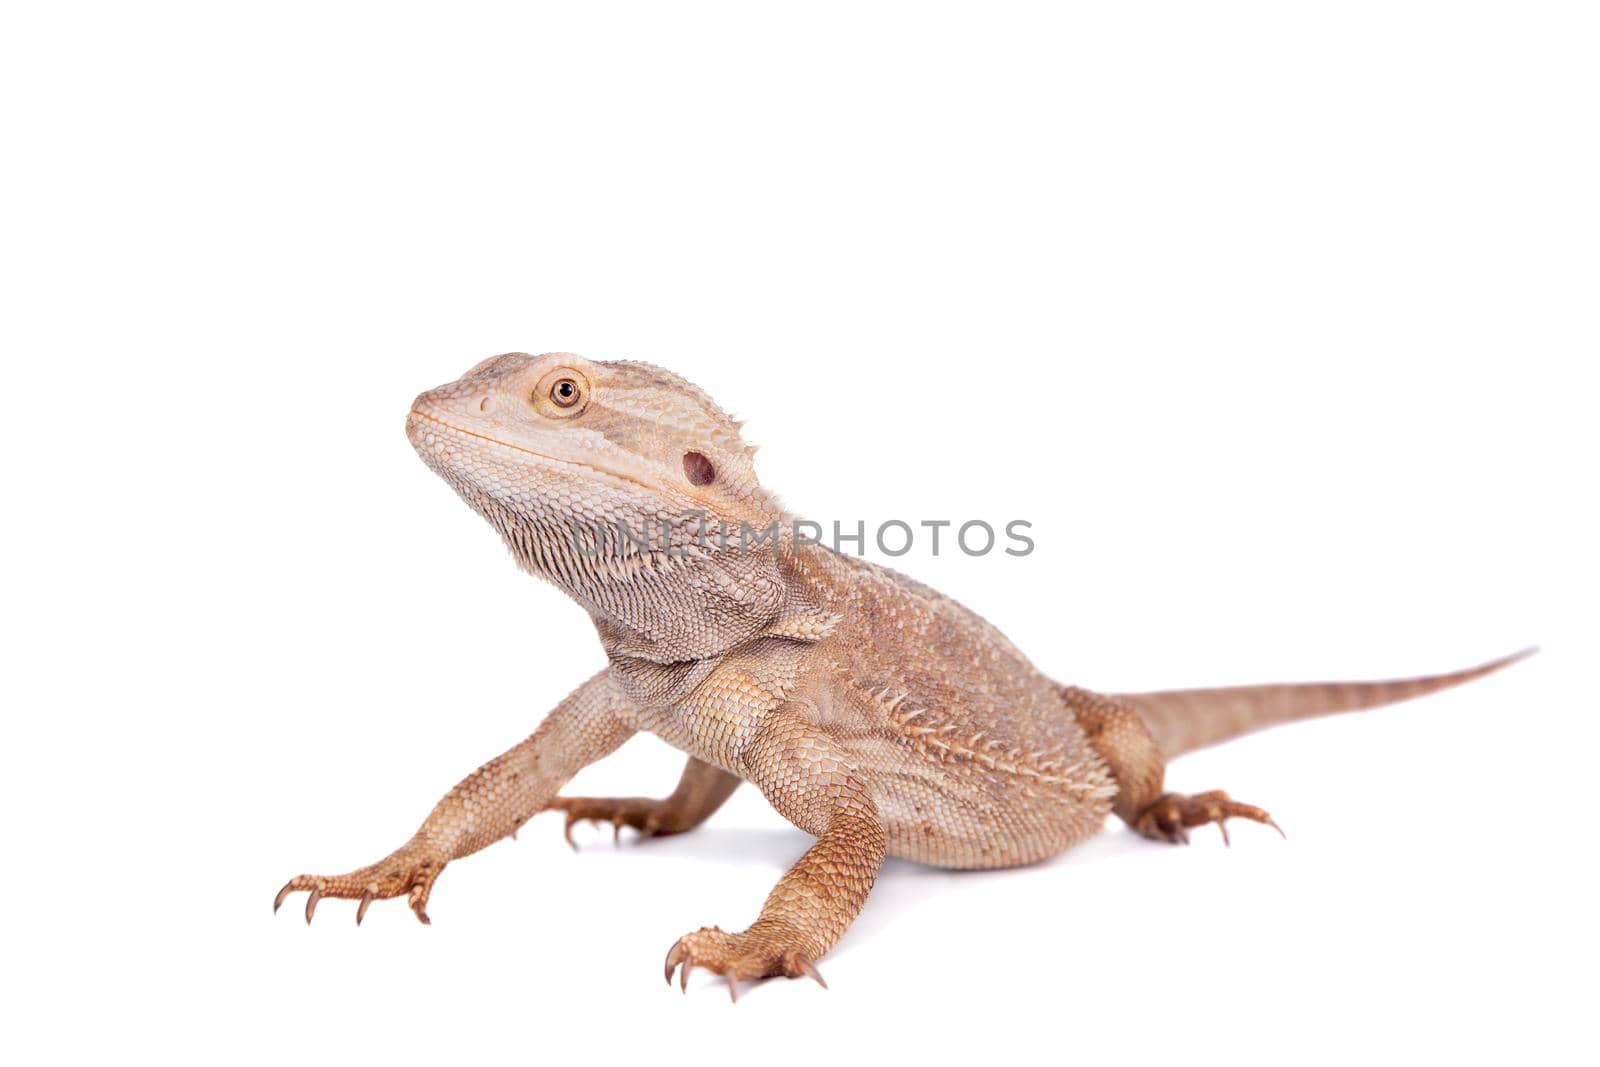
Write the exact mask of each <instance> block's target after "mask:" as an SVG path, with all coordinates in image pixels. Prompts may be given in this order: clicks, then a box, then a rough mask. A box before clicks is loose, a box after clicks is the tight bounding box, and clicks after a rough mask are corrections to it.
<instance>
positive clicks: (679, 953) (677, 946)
mask: <svg viewBox="0 0 1600 1067" xmlns="http://www.w3.org/2000/svg"><path fill="white" fill-rule="evenodd" d="M688 954H689V950H688V949H686V948H684V947H683V942H682V941H675V942H673V945H672V947H671V948H669V949H667V985H669V986H670V985H672V972H673V971H675V970H677V969H678V964H680V963H682V962H683V957H685V956H687V955H688Z"/></svg>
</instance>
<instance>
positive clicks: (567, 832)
mask: <svg viewBox="0 0 1600 1067" xmlns="http://www.w3.org/2000/svg"><path fill="white" fill-rule="evenodd" d="M577 821H578V817H577V816H576V815H574V814H572V811H571V809H568V811H567V825H566V826H564V827H562V829H561V833H562V836H564V837H565V838H566V839H567V844H569V845H571V846H572V851H574V852H576V851H578V843H577V842H576V841H574V840H573V839H572V824H573V823H575V822H577Z"/></svg>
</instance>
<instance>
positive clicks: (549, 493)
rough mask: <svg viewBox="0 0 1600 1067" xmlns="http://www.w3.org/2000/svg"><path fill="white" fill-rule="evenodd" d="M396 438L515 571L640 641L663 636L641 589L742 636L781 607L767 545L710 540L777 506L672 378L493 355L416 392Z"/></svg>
mask: <svg viewBox="0 0 1600 1067" xmlns="http://www.w3.org/2000/svg"><path fill="white" fill-rule="evenodd" d="M406 433H407V436H409V437H410V438H411V444H412V446H413V447H415V448H416V450H417V452H418V454H419V455H421V456H422V458H423V460H424V461H425V462H426V463H427V464H428V466H429V467H431V468H432V469H433V470H434V471H435V472H436V473H437V474H439V475H440V476H441V477H443V478H444V479H445V481H447V482H449V483H450V485H451V486H452V487H454V488H455V490H456V492H457V493H459V494H460V495H461V497H462V498H463V499H465V500H466V501H467V503H468V504H470V505H472V507H473V508H474V509H476V510H477V511H478V512H479V513H480V514H482V515H483V516H484V518H486V519H488V520H489V522H490V523H492V524H493V525H494V527H495V529H496V530H498V531H499V532H500V535H501V536H502V537H503V538H504V539H505V541H506V544H507V545H508V546H509V547H510V549H511V551H512V553H513V555H515V556H516V558H517V560H518V562H519V563H520V564H521V565H522V566H523V567H524V568H526V569H528V570H530V571H533V572H534V573H537V574H539V575H541V576H543V577H545V578H548V579H550V580H551V581H553V582H555V583H556V584H557V585H560V586H561V587H563V588H564V589H566V590H567V591H568V592H569V593H571V594H572V595H573V596H575V597H576V598H577V599H578V600H579V601H580V602H581V603H584V604H585V606H586V607H588V608H589V609H590V610H591V612H592V613H594V614H595V615H596V616H597V617H604V618H605V619H609V620H611V621H612V622H615V623H619V624H622V625H623V626H625V627H626V628H628V629H630V630H631V631H634V632H635V633H637V634H638V635H639V637H640V639H641V640H643V639H645V638H646V637H648V638H649V640H650V641H652V642H655V643H657V644H659V643H661V642H662V641H669V642H670V641H671V640H672V639H673V637H672V635H670V634H667V633H666V631H665V630H664V629H663V627H664V626H665V625H666V624H665V623H664V621H663V620H661V619H656V618H645V617H643V616H642V615H641V614H640V612H642V611H644V610H646V607H645V606H646V605H648V604H649V603H650V602H651V601H652V600H653V599H654V598H652V597H650V596H647V595H644V594H646V593H647V590H646V589H645V588H643V587H646V586H651V587H660V588H657V589H656V591H657V592H659V593H660V594H662V595H668V594H670V596H671V598H672V599H673V600H674V601H675V610H677V611H681V610H682V609H683V608H685V607H688V606H689V605H687V604H685V603H684V601H685V600H686V599H689V598H695V599H699V600H701V601H715V603H709V602H702V603H700V604H698V605H696V606H697V607H700V608H702V609H708V610H710V611H712V612H713V613H714V614H715V613H720V614H723V615H727V616H729V621H730V622H731V623H734V624H736V625H734V626H733V628H734V629H737V630H739V631H740V632H741V633H742V632H743V631H745V630H749V631H750V632H755V631H758V630H759V629H760V626H761V625H764V624H765V622H766V621H768V620H770V618H771V617H772V615H773V614H774V613H775V612H776V610H777V608H778V607H779V606H780V605H781V600H782V593H781V586H780V583H779V581H778V579H777V574H776V571H777V565H776V562H775V560H774V559H773V558H772V553H771V552H770V551H767V552H736V551H730V550H727V549H720V548H719V545H718V531H719V530H721V529H724V528H726V529H729V530H730V531H731V534H732V536H733V537H736V536H737V534H738V531H739V530H740V529H741V527H742V526H743V525H746V524H747V525H749V526H750V527H752V528H753V529H755V530H764V529H765V528H766V527H767V526H768V525H769V524H771V523H772V522H773V521H774V520H777V519H778V518H779V517H780V514H781V511H780V509H779V507H778V506H777V504H776V502H775V501H774V500H773V499H772V497H770V496H769V495H768V494H767V493H766V492H765V491H763V490H762V488H761V486H760V484H759V483H758V482H757V480H756V476H755V470H754V468H753V466H752V464H751V454H752V452H753V449H752V448H751V447H750V446H749V445H747V444H745V442H744V440H743V438H742V437H741V436H740V434H739V424H738V423H736V422H734V421H733V420H732V419H731V418H729V417H728V415H727V414H726V413H725V412H723V410H722V409H721V408H719V407H718V406H717V405H716V403H715V402H713V401H712V400H711V398H710V397H708V396H707V395H706V394H705V393H703V392H701V391H700V390H699V389H697V388H695V387H694V386H693V385H691V384H689V383H688V382H686V381H684V380H683V379H682V378H679V377H678V376H677V375H675V374H671V373H669V372H667V371H664V370H661V369H659V368H657V367H652V366H650V365H648V364H644V363H627V362H617V363H606V362H595V361H591V360H586V359H583V358H582V357H579V356H574V355H571V354H568V353H563V352H554V353H549V354H546V355H542V356H530V355H527V354H525V353H521V352H514V353H510V354H507V355H503V356H495V357H494V358H492V359H487V360H484V361H483V362H482V363H479V364H478V365H477V366H475V367H473V368H472V369H471V370H469V371H468V372H467V373H466V375H465V376H464V377H462V378H461V379H460V380H459V381H456V382H453V383H452V384H450V385H445V386H441V387H439V388H437V389H432V390H429V391H428V392H426V393H423V394H422V395H421V396H419V397H417V399H416V401H415V402H414V403H413V404H412V408H411V414H410V416H409V417H408V419H407V420H406ZM702 515H703V516H704V519H703V520H702V519H701V518H700V516H702ZM702 523H704V525H702ZM669 585H670V587H671V588H670V589H668V588H665V587H666V586H669ZM647 632H648V633H647ZM699 636H700V637H706V636H710V637H711V639H712V640H714V641H715V640H721V639H722V638H723V637H725V636H726V635H725V634H718V635H699ZM685 640H688V642H689V644H694V645H697V646H699V645H704V643H705V641H704V640H700V639H698V638H695V639H690V638H685ZM666 651H668V652H674V653H684V654H687V653H688V652H689V651H690V650H689V649H686V648H674V649H667V650H666ZM698 651H700V652H703V649H698Z"/></svg>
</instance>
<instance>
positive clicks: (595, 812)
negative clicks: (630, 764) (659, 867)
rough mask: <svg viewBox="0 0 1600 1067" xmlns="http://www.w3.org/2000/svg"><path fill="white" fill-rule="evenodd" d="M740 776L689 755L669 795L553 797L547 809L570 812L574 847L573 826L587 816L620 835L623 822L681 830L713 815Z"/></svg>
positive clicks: (656, 832) (657, 831)
mask: <svg viewBox="0 0 1600 1067" xmlns="http://www.w3.org/2000/svg"><path fill="white" fill-rule="evenodd" d="M741 780H742V779H740V778H739V776H738V775H734V774H729V773H728V772H727V771H725V770H723V769H722V768H720V767H713V766H712V765H711V764H709V763H706V762H704V761H703V760H698V759H695V758H694V757H693V756H690V757H689V763H688V765H687V766H685V767H684V768H683V777H682V778H680V779H679V780H678V788H676V789H674V790H673V791H672V795H671V796H669V797H665V798H663V799H660V800H657V799H656V798H654V797H552V798H551V800H550V802H549V803H548V804H546V805H545V809H544V810H546V811H564V812H566V813H567V825H566V827H565V828H564V830H563V833H565V834H566V838H567V844H569V845H571V846H572V847H573V848H574V849H576V848H577V847H578V844H577V842H575V841H574V840H572V826H573V824H574V823H577V822H580V821H584V820H587V821H589V822H608V823H610V824H611V826H612V829H613V831H614V833H615V834H616V835H619V836H620V835H621V833H622V828H623V827H624V826H631V827H633V828H634V829H635V830H637V831H639V833H641V834H643V835H644V836H645V837H656V836H662V835H666V834H681V833H683V832H684V831H685V830H693V829H694V828H695V827H696V826H699V825H700V824H701V823H703V822H705V821H706V820H707V819H708V818H710V817H711V814H712V813H713V812H715V811H716V810H717V809H718V808H720V807H722V802H723V801H725V800H727V799H728V797H730V796H732V795H733V791H734V790H735V789H737V788H739V782H740V781H741Z"/></svg>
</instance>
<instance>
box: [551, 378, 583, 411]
mask: <svg viewBox="0 0 1600 1067" xmlns="http://www.w3.org/2000/svg"><path fill="white" fill-rule="evenodd" d="M582 398H583V391H582V390H581V389H579V388H578V383H577V382H575V381H573V380H572V379H571V378H562V379H561V380H560V381H558V382H556V383H555V384H554V385H552V386H551V387H550V402H551V403H552V404H554V405H555V406H556V407H558V408H570V407H572V406H573V405H575V404H576V403H577V402H578V401H579V400H580V399H582Z"/></svg>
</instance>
